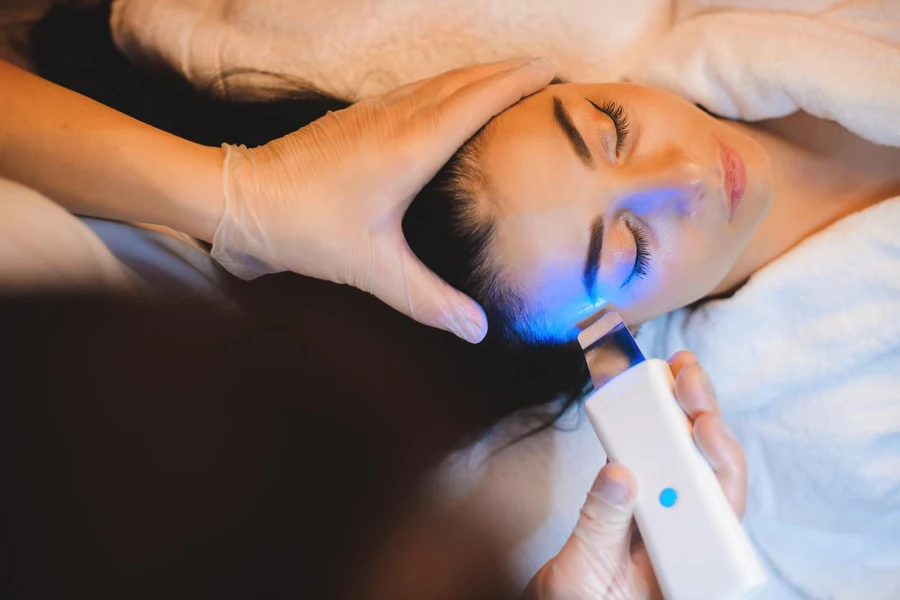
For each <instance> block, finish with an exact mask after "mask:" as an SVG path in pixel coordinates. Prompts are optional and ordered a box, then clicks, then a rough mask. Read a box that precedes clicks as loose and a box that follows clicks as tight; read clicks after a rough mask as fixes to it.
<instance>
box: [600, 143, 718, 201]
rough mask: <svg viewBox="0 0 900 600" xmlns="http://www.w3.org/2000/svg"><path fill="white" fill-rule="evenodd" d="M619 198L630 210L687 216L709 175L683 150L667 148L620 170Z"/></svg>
mask: <svg viewBox="0 0 900 600" xmlns="http://www.w3.org/2000/svg"><path fill="white" fill-rule="evenodd" d="M620 175H621V177H618V178H617V179H619V182H618V183H619V185H618V186H617V187H619V189H618V190H617V191H618V192H619V197H620V198H623V199H627V200H628V202H629V203H630V204H631V205H632V206H631V208H632V209H643V210H648V211H653V210H670V211H674V212H676V213H677V214H679V215H682V216H688V215H691V214H693V213H694V212H696V210H697V208H698V204H699V202H700V199H701V198H702V197H703V194H704V191H705V190H706V188H707V186H708V185H709V181H710V176H711V173H709V172H708V169H706V168H704V166H703V164H702V163H701V162H700V161H699V160H698V159H697V158H696V157H694V156H691V155H690V154H689V153H687V152H686V151H685V150H684V149H683V148H681V147H676V146H669V147H666V148H664V149H661V151H659V152H656V153H654V154H652V155H649V156H644V157H642V158H641V160H639V161H634V162H633V163H632V164H630V165H628V166H627V168H623V169H622V170H621V173H620Z"/></svg>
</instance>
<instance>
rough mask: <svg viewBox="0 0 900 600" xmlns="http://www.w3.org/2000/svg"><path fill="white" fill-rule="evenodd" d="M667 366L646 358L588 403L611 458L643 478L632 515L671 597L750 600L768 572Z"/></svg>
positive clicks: (600, 390)
mask: <svg viewBox="0 0 900 600" xmlns="http://www.w3.org/2000/svg"><path fill="white" fill-rule="evenodd" d="M673 389H674V381H673V379H672V372H671V370H670V368H669V365H668V364H667V363H666V362H665V361H662V360H656V359H653V360H646V361H644V362H642V363H640V364H638V365H636V366H634V367H632V368H630V369H628V370H627V371H625V372H624V373H622V374H620V375H618V376H617V377H615V378H614V379H612V380H611V381H609V382H608V383H607V384H606V385H604V386H603V387H601V388H600V389H599V390H597V391H596V392H594V393H593V394H592V395H591V396H590V397H589V398H588V399H587V401H586V402H585V411H586V412H587V415H588V418H589V419H590V421H591V424H592V425H593V427H594V430H595V431H596V432H597V436H598V437H599V438H600V443H601V444H602V445H603V448H604V450H605V451H606V453H607V455H608V456H609V457H610V458H611V459H612V460H615V461H616V462H618V463H620V464H622V465H623V466H625V467H627V468H628V469H629V470H630V471H631V472H632V473H633V474H634V476H635V478H636V479H637V482H638V497H637V504H636V507H635V520H636V521H637V524H638V528H639V529H640V531H641V536H642V537H643V539H644V543H645V544H646V546H647V551H648V553H649V555H650V560H651V562H652V563H653V569H654V571H655V572H656V576H657V579H658V580H659V584H660V588H661V589H662V592H663V595H664V596H665V597H666V598H667V599H668V600H723V599H729V600H730V599H738V598H748V597H749V596H750V595H752V594H754V593H755V592H756V591H758V590H759V588H760V587H762V586H763V585H764V584H765V581H766V574H765V569H764V568H763V566H762V564H761V563H760V561H759V558H758V557H757V555H756V552H755V550H754V548H753V545H752V544H751V543H750V540H749V538H748V537H747V534H746V532H745V531H744V529H743V527H742V526H741V524H740V522H739V521H738V518H737V516H736V515H735V514H734V510H733V509H732V508H731V505H730V504H729V503H728V499H727V498H726V497H725V494H724V493H723V491H722V488H721V487H720V486H719V482H718V480H717V479H716V477H715V474H714V473H713V471H712V469H711V468H710V466H709V464H708V463H707V462H706V459H705V458H703V455H702V454H701V453H700V451H699V450H698V449H697V447H696V446H695V445H694V440H693V437H692V434H691V428H690V423H689V422H688V420H687V418H686V416H685V414H684V412H683V411H682V410H681V407H680V406H679V405H678V402H677V401H676V400H675V396H674V394H673Z"/></svg>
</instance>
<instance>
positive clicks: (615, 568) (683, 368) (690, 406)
mask: <svg viewBox="0 0 900 600" xmlns="http://www.w3.org/2000/svg"><path fill="white" fill-rule="evenodd" d="M669 364H670V365H671V367H672V373H673V375H675V397H676V398H677V399H678V402H679V403H680V404H681V406H682V408H683V409H684V411H685V412H686V413H687V415H688V418H689V419H690V421H691V422H692V423H693V431H694V440H695V441H696V443H697V446H698V447H699V448H700V451H701V452H702V453H703V454H704V456H706V458H707V460H708V461H709V462H710V464H711V465H712V468H713V471H714V472H715V474H716V477H717V478H718V480H719V484H720V485H721V486H722V489H723V490H724V492H725V496H726V497H727V498H728V500H729V501H730V502H731V506H732V507H733V508H734V510H735V512H736V513H737V514H738V516H741V515H743V513H744V502H745V499H746V495H747V466H746V462H745V459H744V453H743V450H741V447H740V445H739V444H738V441H737V440H736V439H735V438H734V436H733V435H732V434H731V433H730V431H729V430H728V428H727V427H726V425H725V423H724V421H723V420H722V416H721V414H720V413H719V408H718V404H717V402H716V397H715V391H714V390H713V388H712V383H711V381H710V379H709V376H708V375H706V373H705V372H704V371H703V369H702V368H701V367H700V365H699V364H698V363H697V358H696V357H695V356H694V355H693V354H691V353H690V352H678V353H676V354H675V355H673V356H672V358H670V359H669ZM636 491H637V487H636V482H635V480H634V477H633V476H632V475H631V473H629V472H628V470H627V469H626V468H624V467H623V466H621V465H617V464H614V463H609V464H607V465H606V466H605V467H603V469H601V470H600V474H599V475H598V477H597V479H596V480H595V481H594V485H593V487H592V488H591V491H590V492H589V493H588V498H587V501H586V502H585V504H584V508H582V509H581V518H580V519H579V520H578V523H577V524H576V525H575V530H574V531H573V532H572V536H571V537H570V538H569V539H568V541H567V542H566V544H565V546H563V548H562V550H561V551H560V552H559V554H557V555H556V556H555V557H554V558H552V559H551V560H550V561H549V562H547V564H546V565H544V567H543V568H542V569H541V570H540V571H539V572H538V573H537V574H536V575H535V576H534V578H533V579H532V580H531V582H530V583H529V585H528V588H527V590H526V592H525V597H526V598H527V599H528V600H582V599H584V600H587V599H590V600H607V599H613V598H615V599H617V600H618V599H621V600H632V599H651V598H652V599H656V598H662V595H661V593H660V590H659V586H658V584H657V581H656V577H655V576H654V574H653V567H652V565H651V564H650V558H649V556H648V554H647V549H646V548H645V547H644V544H643V543H642V542H641V541H640V540H639V539H638V538H636V537H635V533H636V529H635V525H634V520H633V510H634V500H635V495H636Z"/></svg>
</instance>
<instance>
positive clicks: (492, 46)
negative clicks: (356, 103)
mask: <svg viewBox="0 0 900 600" xmlns="http://www.w3.org/2000/svg"><path fill="white" fill-rule="evenodd" d="M670 2H671V0H629V2H620V1H618V0H603V1H600V2H598V1H597V0H568V1H567V2H564V3H560V2H559V1H558V0H486V1H479V2H474V1H473V0H442V1H441V2H426V1H422V2H416V1H410V0H376V1H372V0H342V1H341V2H334V1H333V0H309V1H306V2H297V1H296V0H231V1H230V2H221V1H219V0H116V1H115V2H114V3H113V13H112V31H113V37H114V39H115V41H116V43H117V44H118V46H119V47H120V48H121V49H122V50H123V51H124V52H125V53H126V54H127V55H129V56H131V57H132V58H134V59H136V60H142V61H150V62H152V63H163V64H166V65H169V66H171V67H173V68H175V69H176V70H177V71H179V72H181V73H182V74H184V75H185V76H186V77H187V79H188V80H189V81H191V82H192V83H193V84H194V85H195V86H197V87H198V88H200V89H212V90H214V91H215V92H217V93H221V94H225V95H229V96H242V97H245V96H265V95H268V94H269V93H270V92H272V91H273V90H276V91H277V90H284V89H291V88H293V89H296V88H297V87H298V86H301V87H302V86H304V85H305V86H307V87H309V86H312V87H315V88H317V89H319V90H322V91H324V92H327V93H330V94H333V95H336V96H338V97H342V98H346V99H351V100H355V99H358V98H361V97H365V96H369V95H374V94H378V93H384V92H387V91H389V90H391V89H393V88H394V87H397V86H398V85H400V84H403V83H406V82H409V81H414V80H418V79H422V78H424V77H429V76H431V75H436V74H438V73H441V72H443V71H446V70H449V69H453V68H457V67H460V66H467V65H470V64H472V63H476V62H488V61H494V60H502V59H506V58H511V57H517V56H551V57H553V58H554V59H556V62H557V66H558V67H559V69H560V72H561V74H563V75H566V76H569V77H577V78H579V79H586V80H588V81H609V80H611V79H615V78H618V77H619V76H621V74H622V72H623V71H624V69H626V68H627V67H628V66H629V65H630V64H631V63H632V62H634V60H636V58H637V57H638V56H639V55H640V54H642V52H643V50H644V44H645V43H649V42H651V41H653V40H654V39H657V38H658V37H659V36H660V35H661V34H662V33H663V32H664V31H665V30H666V29H667V28H668V25H669V21H670V18H671V15H670ZM248 71H251V72H252V71H256V72H264V73H267V74H269V75H270V76H260V75H252V74H250V73H247V72H248ZM223 77H224V79H223Z"/></svg>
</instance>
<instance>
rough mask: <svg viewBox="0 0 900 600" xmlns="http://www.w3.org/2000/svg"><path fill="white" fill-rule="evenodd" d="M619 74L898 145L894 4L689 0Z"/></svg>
mask: <svg viewBox="0 0 900 600" xmlns="http://www.w3.org/2000/svg"><path fill="white" fill-rule="evenodd" d="M678 18H679V21H678V22H677V24H676V25H675V26H674V27H673V28H672V29H671V31H669V33H668V34H667V35H665V36H664V37H663V38H662V39H660V40H659V41H658V42H657V43H656V44H655V45H654V46H653V48H652V49H651V51H650V52H649V53H648V55H647V59H646V60H643V61H641V62H640V63H639V64H637V65H636V66H635V67H634V68H633V69H630V70H629V71H628V73H627V76H628V77H629V78H630V79H631V80H633V81H636V82H639V83H644V84H647V85H651V86H655V87H660V88H663V89H667V90H670V91H672V92H675V93H676V94H678V95H679V96H682V97H683V98H687V99H688V100H691V101H693V102H695V103H697V104H701V105H702V106H704V107H706V108H707V109H709V110H710V111H712V112H714V113H716V114H718V115H722V116H724V117H729V118H733V119H743V120H748V121H757V120H761V119H770V118H775V117H782V116H785V115H789V114H791V113H793V112H795V111H797V110H801V109H802V110H804V111H806V112H808V113H810V114H812V115H815V116H817V117H820V118H823V119H830V120H832V121H837V122H838V123H840V124H841V125H843V126H844V127H846V128H847V129H849V130H850V131H852V132H853V133H855V134H857V135H859V136H860V137H863V138H866V139H868V140H870V141H872V142H875V143H878V144H885V145H890V146H900V2H897V1H896V0H855V1H850V2H847V1H845V0H803V1H797V0H766V1H755V2H754V1H747V0H696V1H694V2H680V3H679V14H678Z"/></svg>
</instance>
